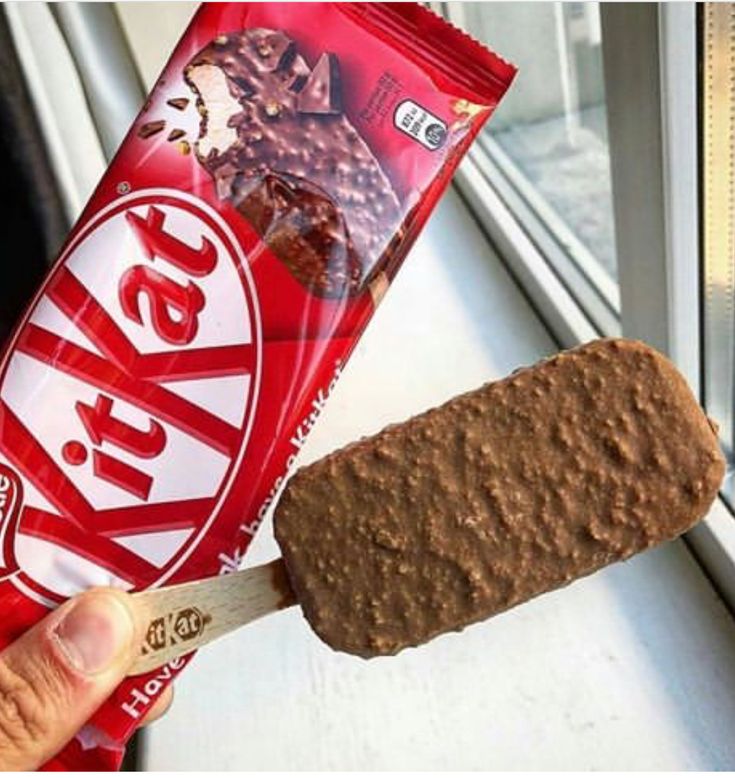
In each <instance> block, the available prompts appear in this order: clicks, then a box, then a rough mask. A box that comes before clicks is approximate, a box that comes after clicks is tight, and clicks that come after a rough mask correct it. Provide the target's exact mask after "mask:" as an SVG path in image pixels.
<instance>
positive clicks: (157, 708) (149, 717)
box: [140, 686, 174, 727]
mask: <svg viewBox="0 0 735 778" xmlns="http://www.w3.org/2000/svg"><path fill="white" fill-rule="evenodd" d="M173 701H174V687H173V686H167V687H166V688H165V689H164V690H163V692H162V693H161V696H160V697H159V698H158V699H157V700H156V701H155V703H153V707H152V708H151V709H150V710H149V711H148V713H146V715H145V718H144V719H143V722H142V723H141V725H140V726H141V727H145V726H147V725H148V724H152V723H153V722H154V721H157V720H158V719H160V718H161V716H163V715H164V714H165V713H166V712H167V711H168V709H169V708H170V707H171V703H172V702H173Z"/></svg>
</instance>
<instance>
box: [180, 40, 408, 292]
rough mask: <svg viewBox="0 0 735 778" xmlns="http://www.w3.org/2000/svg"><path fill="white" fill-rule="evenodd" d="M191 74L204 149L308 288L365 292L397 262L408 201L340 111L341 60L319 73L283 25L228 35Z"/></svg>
mask: <svg viewBox="0 0 735 778" xmlns="http://www.w3.org/2000/svg"><path fill="white" fill-rule="evenodd" d="M186 80H187V82H188V84H189V86H190V87H191V88H192V89H193V90H194V92H195V93H196V95H197V106H198V109H199V112H200V114H201V117H202V120H201V126H200V134H199V138H198V140H197V141H196V144H195V150H196V155H197V158H198V159H199V161H200V163H201V164H202V165H203V166H204V168H205V169H206V170H207V171H208V172H209V173H210V175H211V176H212V178H213V179H214V181H215V185H216V191H217V195H218V197H220V199H222V200H229V201H230V202H231V203H232V204H233V205H234V206H235V208H237V210H238V211H239V212H240V213H241V214H242V215H243V216H244V217H245V218H246V219H247V220H248V221H249V222H250V223H251V224H252V225H253V227H255V229H256V231H257V232H258V233H259V234H260V235H261V236H262V237H263V238H264V240H265V241H266V243H267V244H268V246H269V248H270V249H271V251H273V252H274V254H276V256H278V257H279V259H280V260H281V261H282V262H283V263H284V264H285V265H286V267H287V268H288V269H289V271H290V272H291V273H292V275H293V276H294V277H295V278H296V279H297V280H298V281H299V282H300V283H301V284H302V285H303V286H304V287H306V288H307V289H309V290H310V291H311V293H312V294H316V295H318V296H321V297H332V298H334V297H341V296H343V295H348V296H350V295H355V294H357V293H359V292H360V291H361V290H362V288H363V285H364V282H365V281H366V280H367V279H369V278H370V277H371V276H372V275H374V274H375V272H376V271H377V269H378V266H379V264H380V263H381V262H383V263H385V262H388V261H389V260H390V249H391V241H392V236H393V235H394V234H395V233H396V231H397V230H398V231H400V224H401V220H402V214H401V206H400V204H399V202H398V199H397V197H396V194H395V192H394V190H393V187H392V185H391V182H390V181H389V179H388V177H387V175H386V174H385V172H384V171H383V169H382V167H381V165H380V163H379V162H378V160H377V158H376V157H375V155H374V154H373V152H372V151H371V149H370V148H369V147H368V145H367V143H366V141H365V139H364V138H363V137H362V136H361V135H360V133H359V132H358V131H357V129H356V128H355V126H354V125H353V124H352V122H351V121H350V119H349V118H348V117H347V115H346V114H345V113H344V112H343V107H342V94H341V76H340V70H339V61H338V59H337V56H336V55H335V54H331V53H325V54H324V55H323V56H322V57H320V59H319V60H318V61H317V63H316V65H315V66H314V69H313V70H312V69H311V68H310V67H309V65H308V64H307V63H306V60H305V59H304V58H303V57H302V56H301V54H299V53H298V51H297V47H296V43H295V41H293V40H292V39H291V38H290V37H288V36H287V35H286V34H285V33H284V32H282V31H280V30H268V29H261V28H255V29H249V30H241V31H239V32H234V33H230V34H226V35H225V34H223V35H220V36H218V37H217V38H215V40H214V41H213V42H212V43H211V44H209V45H208V46H206V47H205V48H204V49H202V51H200V52H199V53H198V54H196V55H195V56H194V57H193V59H192V60H191V62H190V63H189V64H188V65H187V67H186Z"/></svg>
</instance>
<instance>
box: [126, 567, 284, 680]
mask: <svg viewBox="0 0 735 778" xmlns="http://www.w3.org/2000/svg"><path fill="white" fill-rule="evenodd" d="M133 601H134V602H135V609H136V616H137V618H138V619H139V622H140V623H141V624H142V625H143V635H144V640H143V646H142V648H141V655H140V657H139V658H138V660H137V661H136V662H135V664H134V665H133V667H132V668H131V669H130V671H129V675H139V674H140V673H145V672H148V671H149V670H154V669H155V668H157V667H161V666H162V665H164V664H166V663H167V662H170V661H171V660H172V659H175V658H176V657H178V656H181V655H182V654H188V653H189V652H190V651H193V650H194V649H197V648H201V646H204V645H206V644H207V643H209V642H211V641H212V640H214V639H215V638H218V637H221V636H222V635H225V634H226V633H228V632H231V631H232V630H234V629H237V628H238V627H241V626H243V625H244V624H248V623H249V622H251V621H255V619H259V618H260V617H261V616H266V615H267V614H269V613H273V612H274V611H278V610H281V609H283V608H287V607H289V606H290V605H293V604H295V602H296V597H295V595H294V593H293V592H292V590H291V586H290V584H289V582H288V577H287V574H286V568H285V566H284V564H283V560H282V559H275V560H273V561H272V562H269V563H268V564H265V565H259V566H258V567H252V568H249V569H248V570H242V571H240V572H237V573H230V574H228V575H220V576H217V577H215V578H207V579H204V580H202V581H191V582H189V583H184V584H178V585H175V586H168V587H164V588H161V589H149V590H147V591H144V592H139V593H137V594H134V595H133Z"/></svg>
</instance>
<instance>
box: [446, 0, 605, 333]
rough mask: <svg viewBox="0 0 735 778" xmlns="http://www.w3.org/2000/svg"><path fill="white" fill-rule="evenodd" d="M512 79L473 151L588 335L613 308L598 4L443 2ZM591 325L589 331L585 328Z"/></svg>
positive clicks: (600, 330) (600, 326)
mask: <svg viewBox="0 0 735 778" xmlns="http://www.w3.org/2000/svg"><path fill="white" fill-rule="evenodd" d="M444 11H445V13H447V15H448V16H449V17H450V18H451V20H452V21H453V22H455V23H456V24H457V25H458V26H461V27H463V28H464V29H466V30H468V31H469V32H470V33H471V34H473V35H474V36H475V37H477V38H478V39H480V40H481V41H482V42H484V43H486V44H488V45H490V46H491V47H494V48H497V49H499V50H502V51H503V53H504V55H506V56H507V57H508V58H509V59H510V60H511V61H513V62H514V63H515V64H517V65H518V67H519V74H518V76H517V80H516V83H515V84H514V86H513V88H512V89H511V90H510V92H509V94H508V95H507V96H506V98H505V100H504V102H503V103H502V104H501V105H500V107H499V109H498V111H497V113H496V114H495V115H494V116H493V119H492V121H491V123H490V125H489V129H488V130H486V131H485V132H484V134H483V136H482V137H481V139H480V142H479V143H478V144H476V147H475V150H474V151H473V154H472V159H473V162H474V164H475V165H477V168H478V170H479V171H480V172H481V174H482V176H483V177H484V178H486V180H487V181H488V182H489V183H490V184H491V185H492V186H493V187H494V188H495V190H496V191H497V192H498V194H499V196H500V197H501V199H502V200H503V202H504V204H505V205H506V207H507V208H508V209H509V210H510V211H511V212H512V213H513V214H514V215H515V216H516V217H517V219H518V221H519V223H521V224H522V225H523V228H524V230H525V231H526V233H527V234H528V237H529V238H530V240H531V242H532V244H533V245H534V246H535V247H536V249H537V250H538V251H539V253H540V254H541V256H542V257H543V258H544V260H545V261H546V262H548V264H549V266H550V268H551V270H552V271H553V274H554V275H555V277H556V278H557V279H558V281H559V282H560V284H561V285H562V286H563V287H564V288H565V289H566V291H567V292H568V293H569V294H570V296H571V298H572V300H573V301H574V303H575V304H576V305H577V306H579V308H580V309H581V311H582V312H583V313H584V314H585V315H586V317H587V318H588V319H589V320H590V321H591V323H592V325H593V327H594V329H595V331H596V333H599V334H616V333H617V332H618V330H619V325H618V321H617V319H618V315H619V308H620V301H619V293H618V288H617V260H616V251H615V235H614V221H613V206H612V187H611V182H610V158H609V146H608V136H607V112H606V103H605V85H604V79H603V65H602V50H601V41H602V36H601V25H600V11H599V6H598V4H597V3H544V4H542V5H539V4H536V3H525V2H520V3H513V4H510V5H508V4H507V3H493V2H491V3H472V2H470V3H447V4H445V8H444ZM594 334H595V333H590V335H591V336H592V335H594Z"/></svg>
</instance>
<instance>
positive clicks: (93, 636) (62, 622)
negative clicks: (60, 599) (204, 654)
mask: <svg viewBox="0 0 735 778" xmlns="http://www.w3.org/2000/svg"><path fill="white" fill-rule="evenodd" d="M137 649H138V641H137V636H136V628H135V619H134V617H133V612H132V609H131V608H130V606H129V605H128V595H126V594H124V593H123V592H119V591H116V590H114V589H93V590H90V591H88V592H85V593H84V594H81V595H79V596H78V597H75V598H74V599H72V600H70V601H69V602H66V603H64V604H63V605H62V606H60V607H59V608H58V609H57V610H56V611H54V612H53V613H51V614H50V615H49V616H47V617H46V618H45V619H44V620H43V621H41V622H39V623H38V624H36V625H35V626H34V627H32V628H31V629H30V630H29V631H28V632H26V633H25V634H24V635H22V636H21V637H20V638H19V639H18V640H17V641H16V642H15V643H12V644H11V645H10V646H8V647H7V648H6V649H5V650H4V651H3V652H2V653H0V770H33V769H35V768H37V767H39V766H40V765H41V764H43V763H44V762H45V761H47V760H48V759H50V758H51V757H52V756H54V755H55V754H57V753H58V752H59V751H60V750H61V749H62V748H63V747H64V745H66V743H68V742H69V741H70V740H71V739H72V737H74V735H75V734H76V732H77V731H78V730H79V729H81V728H82V726H83V725H84V724H85V723H86V722H87V720H88V719H89V718H90V717H91V716H92V714H93V713H94V712H95V711H96V710H97V708H98V707H99V706H100V705H101V704H102V703H103V702H104V700H105V699H106V698H107V697H108V696H109V695H110V694H111V693H112V691H113V690H114V689H115V687H116V686H117V685H118V684H119V683H120V681H121V680H122V679H123V677H124V676H125V673H126V671H127V669H128V667H129V666H130V665H131V663H132V661H133V658H134V656H135V655H136V653H137Z"/></svg>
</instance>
